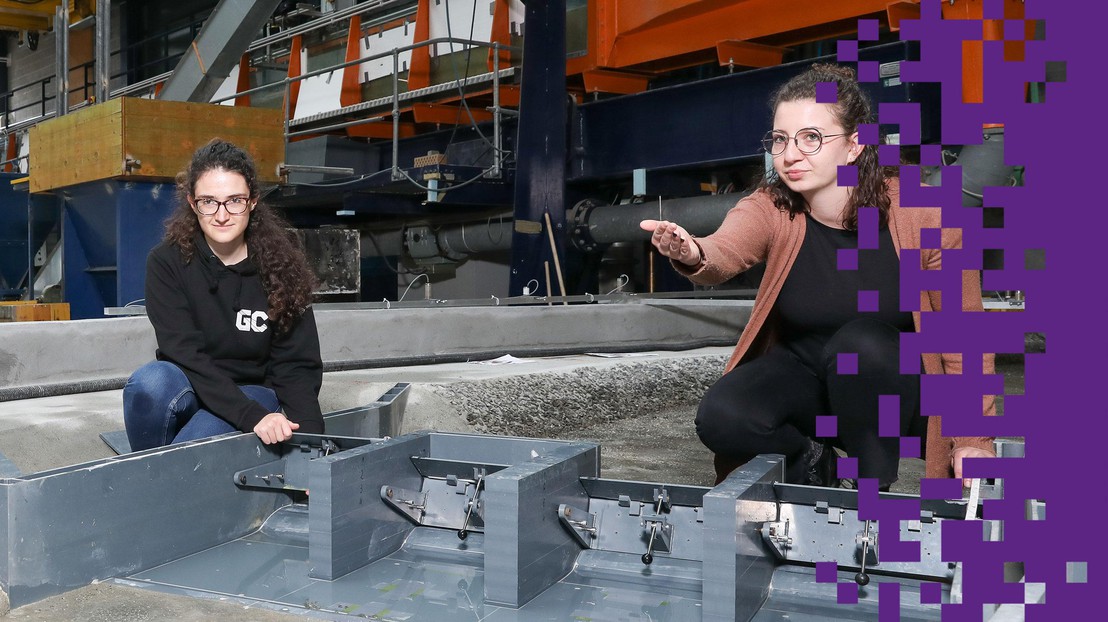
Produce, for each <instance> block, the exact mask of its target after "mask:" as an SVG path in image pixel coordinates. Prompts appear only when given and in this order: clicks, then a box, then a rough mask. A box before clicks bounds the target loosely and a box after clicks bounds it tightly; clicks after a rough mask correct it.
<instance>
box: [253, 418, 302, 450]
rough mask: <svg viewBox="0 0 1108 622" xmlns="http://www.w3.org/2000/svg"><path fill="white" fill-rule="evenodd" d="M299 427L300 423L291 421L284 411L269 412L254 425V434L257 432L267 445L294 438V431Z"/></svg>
mask: <svg viewBox="0 0 1108 622" xmlns="http://www.w3.org/2000/svg"><path fill="white" fill-rule="evenodd" d="M298 428H300V424H299V423H296V422H295V421H289V419H288V417H286V416H285V415H284V413H269V414H268V415H266V416H265V417H262V420H261V421H259V422H258V425H256V426H254V434H257V435H258V438H260V439H262V442H263V443H265V444H266V445H272V444H274V443H280V442H281V441H287V440H289V439H290V438H292V433H293V431H294V430H297V429H298Z"/></svg>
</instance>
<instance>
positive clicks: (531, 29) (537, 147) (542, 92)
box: [508, 0, 566, 295]
mask: <svg viewBox="0 0 1108 622" xmlns="http://www.w3.org/2000/svg"><path fill="white" fill-rule="evenodd" d="M525 23H526V24H527V36H526V37H525V38H524V43H523V58H524V62H523V81H522V84H521V89H522V90H521V92H520V117H519V136H518V138H517V139H516V145H517V146H516V152H517V156H516V183H515V194H514V199H515V232H514V233H513V234H512V263H511V274H510V277H509V279H510V280H509V285H508V288H509V289H508V291H510V292H511V293H512V294H513V295H516V294H519V293H520V292H522V291H523V286H524V285H526V284H527V283H528V282H529V281H530V280H531V279H538V280H539V281H540V282H541V281H542V278H543V276H542V275H543V261H544V260H549V257H550V256H551V255H550V253H551V251H550V250H549V249H548V248H546V246H547V244H546V236H545V234H544V232H543V224H542V223H543V214H544V213H548V214H550V219H551V221H552V223H553V227H552V230H553V232H554V237H555V240H556V241H557V247H558V251H557V252H561V249H562V248H564V239H565V235H564V230H565V207H566V206H565V169H566V40H565V31H566V3H565V0H547V1H546V2H528V3H527V12H526V17H525ZM551 263H553V262H551Z"/></svg>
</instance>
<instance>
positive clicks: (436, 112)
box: [412, 104, 492, 125]
mask: <svg viewBox="0 0 1108 622" xmlns="http://www.w3.org/2000/svg"><path fill="white" fill-rule="evenodd" d="M471 114H472V115H473V120H474V121H476V122H478V123H483V122H485V121H492V113H491V112H489V111H487V110H485V109H484V108H476V107H474V106H472V105H471V106H470V107H469V112H468V113H467V112H466V110H465V108H463V107H462V106H448V105H445V104H412V118H414V119H415V122H416V123H438V124H442V125H469V124H470V119H469V117H470V115H471Z"/></svg>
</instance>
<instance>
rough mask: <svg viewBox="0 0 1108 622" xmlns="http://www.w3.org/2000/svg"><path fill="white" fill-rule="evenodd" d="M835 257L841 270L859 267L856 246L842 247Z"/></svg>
mask: <svg viewBox="0 0 1108 622" xmlns="http://www.w3.org/2000/svg"><path fill="white" fill-rule="evenodd" d="M835 259H836V264H837V267H838V269H839V270H857V269H858V249H856V248H840V249H839V251H838V253H836V257H835Z"/></svg>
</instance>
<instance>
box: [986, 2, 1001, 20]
mask: <svg viewBox="0 0 1108 622" xmlns="http://www.w3.org/2000/svg"><path fill="white" fill-rule="evenodd" d="M981 16H982V17H984V18H985V19H1004V0H985V6H984V7H983V8H982V9H981Z"/></svg>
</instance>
